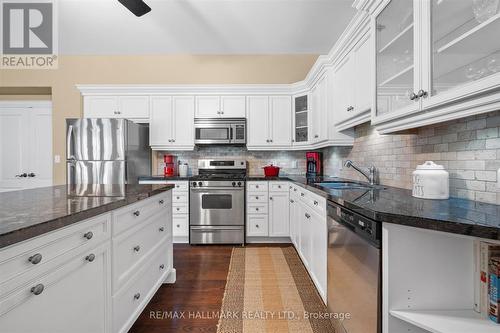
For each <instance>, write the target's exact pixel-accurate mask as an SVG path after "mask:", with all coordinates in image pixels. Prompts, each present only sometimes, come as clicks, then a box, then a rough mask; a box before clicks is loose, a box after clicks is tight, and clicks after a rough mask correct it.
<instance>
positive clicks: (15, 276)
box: [0, 191, 175, 333]
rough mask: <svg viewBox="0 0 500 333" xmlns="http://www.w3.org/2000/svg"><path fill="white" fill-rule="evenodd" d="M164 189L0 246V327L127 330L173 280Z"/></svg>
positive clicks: (19, 331)
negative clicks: (45, 232) (5, 245)
mask: <svg viewBox="0 0 500 333" xmlns="http://www.w3.org/2000/svg"><path fill="white" fill-rule="evenodd" d="M171 195H172V194H171V191H168V192H165V193H162V194H158V195H155V196H153V197H151V198H148V199H145V200H141V201H139V202H137V203H134V204H131V205H128V206H126V207H123V208H120V209H118V210H116V211H112V212H110V213H106V214H103V215H100V216H97V217H94V218H91V219H88V220H85V221H82V222H79V223H76V224H74V225H71V226H69V227H66V228H62V229H59V230H56V231H53V232H50V233H48V234H45V235H42V236H40V237H36V238H33V239H30V240H27V241H25V242H22V243H19V244H14V245H12V246H8V247H6V248H3V249H1V250H0V272H2V274H0V331H1V332H6V333H54V332H76V333H109V332H113V333H115V332H127V331H128V330H129V329H130V327H131V326H132V324H133V323H134V321H135V320H136V319H137V317H138V316H139V314H140V313H141V311H142V310H143V309H144V307H145V306H146V304H147V303H148V302H149V301H150V299H151V297H152V296H153V295H154V293H155V292H156V291H157V290H158V288H159V286H160V285H161V284H162V283H164V282H165V281H169V282H174V281H175V270H174V269H173V248H172V221H171V218H172V205H171V202H172V196H171ZM134 213H135V214H134ZM130 214H132V215H133V216H134V217H136V218H135V219H134V220H133V222H134V223H132V224H131V223H128V221H129V220H128V219H127V216H129V215H130ZM122 222H124V223H122ZM121 224H124V226H123V227H122V226H121ZM111 230H113V231H114V232H113V233H112V232H111ZM35 256H36V261H37V262H36V264H34V261H33V260H35V259H34V258H35ZM30 259H31V260H30ZM6 269H8V273H6V271H5V270H6Z"/></svg>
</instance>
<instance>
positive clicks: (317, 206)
mask: <svg viewBox="0 0 500 333" xmlns="http://www.w3.org/2000/svg"><path fill="white" fill-rule="evenodd" d="M302 200H303V201H304V202H305V203H306V204H307V205H308V206H309V207H311V208H312V209H313V210H314V212H316V213H317V214H319V215H321V216H323V215H325V213H326V200H325V198H321V197H319V196H317V195H316V194H313V193H310V192H309V193H307V195H306V196H305V198H303V199H302Z"/></svg>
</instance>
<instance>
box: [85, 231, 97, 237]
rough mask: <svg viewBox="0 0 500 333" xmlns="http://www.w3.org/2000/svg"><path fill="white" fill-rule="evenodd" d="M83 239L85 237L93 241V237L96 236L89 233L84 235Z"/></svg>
mask: <svg viewBox="0 0 500 333" xmlns="http://www.w3.org/2000/svg"><path fill="white" fill-rule="evenodd" d="M83 237H85V238H87V239H92V237H94V234H93V233H92V231H89V232H86V233H84V234H83Z"/></svg>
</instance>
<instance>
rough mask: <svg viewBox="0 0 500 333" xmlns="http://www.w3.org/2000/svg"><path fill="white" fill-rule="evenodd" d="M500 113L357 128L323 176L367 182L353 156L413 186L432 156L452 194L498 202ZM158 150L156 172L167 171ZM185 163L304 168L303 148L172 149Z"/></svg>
mask: <svg viewBox="0 0 500 333" xmlns="http://www.w3.org/2000/svg"><path fill="white" fill-rule="evenodd" d="M499 134H500V111H498V112H493V113H489V114H485V115H479V116H472V117H469V118H464V119H459V120H455V121H451V122H446V123H441V124H436V125H431V126H426V127H422V128H418V129H415V130H411V131H406V132H403V133H398V134H389V135H380V134H379V133H378V132H377V131H376V130H375V129H374V128H373V127H371V126H370V125H369V124H364V125H361V126H358V127H357V128H356V138H355V141H354V146H353V147H328V148H324V149H322V150H321V151H322V152H323V163H324V174H325V175H328V176H338V177H343V178H349V179H356V180H365V179H363V177H362V176H361V175H360V174H358V173H357V172H356V171H354V170H353V169H350V168H345V167H343V163H344V161H345V160H347V159H350V160H352V161H354V162H355V163H357V164H359V165H360V166H363V167H365V166H370V165H375V167H377V169H378V172H379V178H380V183H381V184H383V185H388V186H395V187H401V188H407V189H411V187H412V172H413V171H414V170H415V168H416V166H417V165H418V164H422V163H424V162H425V161H428V160H432V161H434V162H436V163H438V164H441V165H444V166H445V168H446V169H447V170H448V172H449V173H450V195H451V196H453V197H459V198H466V199H471V200H477V201H482V202H488V203H497V204H500V190H498V189H497V173H496V171H497V169H498V168H500V135H499ZM167 153H168V152H159V153H157V158H158V163H157V171H158V174H162V173H163V164H162V163H161V162H162V160H163V159H162V157H163V155H164V154H167ZM171 153H172V154H174V155H176V156H178V158H179V160H180V161H182V162H187V163H188V164H189V167H190V174H195V175H196V174H197V173H198V169H197V160H198V159H211V158H243V159H246V160H247V161H248V162H249V174H250V175H263V174H264V172H263V170H262V167H263V166H264V165H267V164H270V163H274V164H275V165H278V166H280V167H281V168H282V170H281V171H280V174H281V175H286V174H295V175H297V174H300V175H304V174H305V170H306V161H305V151H262V152H254V151H247V150H246V149H245V148H243V147H227V146H226V147H223V146H220V147H216V146H212V147H199V148H197V149H196V150H195V151H188V152H171Z"/></svg>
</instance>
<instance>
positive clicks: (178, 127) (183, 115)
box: [173, 96, 194, 146]
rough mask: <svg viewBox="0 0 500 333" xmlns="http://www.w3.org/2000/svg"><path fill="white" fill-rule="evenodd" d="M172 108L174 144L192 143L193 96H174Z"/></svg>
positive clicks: (190, 144)
mask: <svg viewBox="0 0 500 333" xmlns="http://www.w3.org/2000/svg"><path fill="white" fill-rule="evenodd" d="M173 108H174V121H173V132H174V144H175V145H187V146H192V145H194V97H193V96H175V97H174V98H173Z"/></svg>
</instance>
